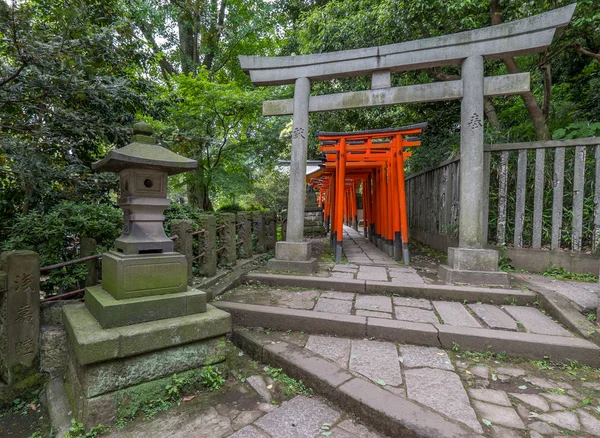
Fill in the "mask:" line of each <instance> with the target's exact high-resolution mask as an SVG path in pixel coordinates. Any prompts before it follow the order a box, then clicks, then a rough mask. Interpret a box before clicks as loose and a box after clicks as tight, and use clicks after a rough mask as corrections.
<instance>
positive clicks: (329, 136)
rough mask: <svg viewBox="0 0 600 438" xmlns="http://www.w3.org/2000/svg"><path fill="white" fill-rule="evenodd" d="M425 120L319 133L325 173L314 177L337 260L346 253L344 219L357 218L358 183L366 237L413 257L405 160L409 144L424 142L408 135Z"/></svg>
mask: <svg viewBox="0 0 600 438" xmlns="http://www.w3.org/2000/svg"><path fill="white" fill-rule="evenodd" d="M426 126H427V123H420V124H417V125H411V126H404V127H400V128H391V129H379V130H369V131H357V132H320V133H317V136H318V138H319V140H320V141H321V147H320V149H321V151H323V153H324V154H325V157H326V158H325V160H324V164H323V169H322V170H323V171H322V172H321V175H320V178H312V180H311V181H310V183H312V184H313V186H315V187H317V188H319V203H320V205H323V206H324V219H325V222H326V224H327V227H328V228H330V232H331V240H332V246H333V248H334V253H335V258H336V261H337V262H340V261H341V259H342V236H343V224H344V222H346V223H351V222H355V223H356V222H357V205H356V189H357V188H358V187H359V186H362V193H363V221H364V234H365V237H368V238H369V239H370V240H371V242H373V243H374V244H375V245H377V246H378V247H379V248H380V249H381V250H383V251H385V252H386V253H387V254H388V255H390V256H393V257H394V258H396V260H400V259H402V258H404V263H405V264H408V263H409V254H408V218H407V212H406V192H405V186H404V161H405V160H406V159H407V158H408V157H410V152H408V151H406V150H405V148H407V147H414V146H420V144H421V142H420V141H418V140H416V139H414V138H410V137H409V136H414V135H417V134H420V133H421V131H422V130H423V128H425V127H426Z"/></svg>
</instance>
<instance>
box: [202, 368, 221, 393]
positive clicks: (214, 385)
mask: <svg viewBox="0 0 600 438" xmlns="http://www.w3.org/2000/svg"><path fill="white" fill-rule="evenodd" d="M200 383H201V384H202V386H204V387H205V388H206V389H208V390H209V391H216V390H217V389H219V388H221V386H223V385H224V384H225V379H224V378H223V373H222V372H221V370H220V369H218V368H215V367H211V366H208V367H205V368H204V369H203V370H202V372H201V373H200Z"/></svg>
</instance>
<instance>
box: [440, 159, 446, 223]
mask: <svg viewBox="0 0 600 438" xmlns="http://www.w3.org/2000/svg"><path fill="white" fill-rule="evenodd" d="M441 170H442V173H441V174H440V211H439V215H440V220H439V233H440V234H444V230H445V228H446V205H447V198H446V188H447V181H448V166H444V167H443V168H442V169H441Z"/></svg>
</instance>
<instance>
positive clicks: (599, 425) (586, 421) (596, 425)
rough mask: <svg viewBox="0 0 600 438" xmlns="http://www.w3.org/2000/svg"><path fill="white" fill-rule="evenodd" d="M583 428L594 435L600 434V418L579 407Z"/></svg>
mask: <svg viewBox="0 0 600 438" xmlns="http://www.w3.org/2000/svg"><path fill="white" fill-rule="evenodd" d="M577 412H578V413H579V419H580V420H581V425H582V426H583V430H584V431H586V432H587V433H591V434H592V435H594V436H600V420H598V419H597V418H596V417H594V416H593V415H592V414H590V413H589V412H586V411H585V410H584V409H577Z"/></svg>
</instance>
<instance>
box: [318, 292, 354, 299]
mask: <svg viewBox="0 0 600 438" xmlns="http://www.w3.org/2000/svg"><path fill="white" fill-rule="evenodd" d="M321 298H332V299H335V300H345V301H352V300H354V294H353V293H348V292H323V293H322V294H321Z"/></svg>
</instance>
